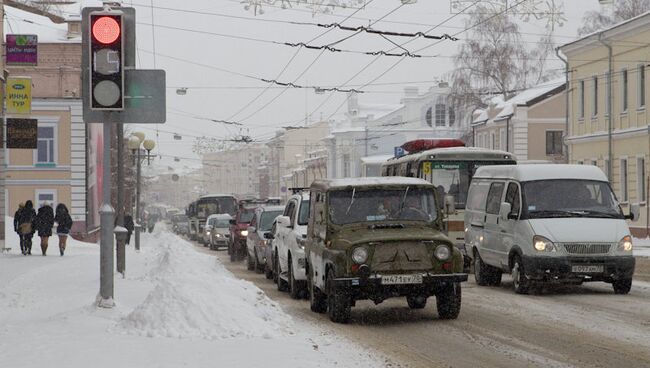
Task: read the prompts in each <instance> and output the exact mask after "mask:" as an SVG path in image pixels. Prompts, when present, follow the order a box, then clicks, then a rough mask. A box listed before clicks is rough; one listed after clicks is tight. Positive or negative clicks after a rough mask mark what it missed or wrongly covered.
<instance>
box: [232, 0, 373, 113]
mask: <svg viewBox="0 0 650 368" xmlns="http://www.w3.org/2000/svg"><path fill="white" fill-rule="evenodd" d="M373 1H375V0H370V3H372V2H373ZM360 10H361V9H357V10H355V11H354V12H353V13H352V14H351V15H350V16H353V15H354V14H356V13H358V12H359V11H360ZM347 19H348V18H346V19H344V20H343V21H345V20H347ZM330 31H331V30H327V31H325V32H322V33H321V34H319V35H318V36H316V37H314V38H312V39H311V40H309V41H307V42H306V43H307V44H309V43H312V42H313V41H316V40H317V39H319V38H321V37H323V36H324V35H326V34H327V33H329V32H330ZM300 50H301V48H298V49H297V50H296V52H295V53H294V54H293V56H292V57H291V59H289V61H287V63H286V64H285V66H284V67H283V68H282V71H280V73H278V75H277V76H276V77H275V78H274V79H276V80H277V79H279V78H280V77H281V76H282V74H284V72H285V71H286V70H287V69H288V68H289V66H290V65H291V63H292V62H293V61H294V59H295V58H296V57H297V56H298V53H299V52H300ZM321 55H322V53H321V54H319V55H318V56H317V57H316V59H314V61H313V62H312V64H310V67H311V65H313V64H314V63H315V62H316V60H318V59H319V58H320V57H321ZM307 70H309V69H306V70H305V71H304V72H303V73H302V74H304V73H306V72H307ZM302 74H301V75H302ZM296 80H297V78H296ZM294 82H295V80H294ZM270 86H271V85H270V84H269V85H267V88H265V89H263V90H262V91H261V92H260V93H259V94H258V95H257V96H255V97H254V98H253V99H252V100H250V101H249V102H248V103H247V104H246V105H244V106H243V107H242V108H240V109H239V110H237V112H236V113H234V114H232V115H231V116H230V117H228V119H227V120H231V119H233V118H234V117H236V116H237V115H239V114H240V113H242V112H243V111H245V110H246V109H248V108H249V107H250V106H251V105H252V104H253V103H255V102H256V101H257V100H258V99H259V98H261V97H262V96H263V95H264V94H265V93H266V92H267V91H268V90H269V87H270ZM287 88H288V87H287ZM287 88H285V89H284V91H283V92H280V95H282V94H284V92H285V91H286V90H287ZM280 95H278V96H277V97H276V98H274V99H272V101H275V100H276V99H277V98H278V97H279V96H280ZM269 104H270V103H267V104H266V105H264V106H263V108H265V107H266V106H268V105H269ZM263 108H261V109H258V110H256V111H255V113H254V114H257V113H258V112H259V111H261V110H262V109H263ZM254 114H251V115H249V116H247V118H246V119H248V118H249V117H251V116H252V115H254ZM246 119H243V120H246ZM243 120H242V121H243Z"/></svg>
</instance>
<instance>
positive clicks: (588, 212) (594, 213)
mask: <svg viewBox="0 0 650 368" xmlns="http://www.w3.org/2000/svg"><path fill="white" fill-rule="evenodd" d="M569 212H571V213H574V214H577V215H580V216H584V217H602V218H621V215H619V214H617V213H611V212H603V211H593V210H579V211H569Z"/></svg>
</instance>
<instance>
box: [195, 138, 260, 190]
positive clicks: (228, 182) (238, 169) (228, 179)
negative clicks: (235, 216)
mask: <svg viewBox="0 0 650 368" xmlns="http://www.w3.org/2000/svg"><path fill="white" fill-rule="evenodd" d="M268 151H269V149H268V147H266V146H265V145H264V144H244V145H242V146H239V147H236V148H233V149H228V150H224V151H219V152H212V153H206V154H204V155H203V158H202V161H203V186H204V188H205V190H206V191H207V193H227V194H236V195H239V196H242V197H244V196H254V197H258V196H259V195H260V175H259V172H258V169H259V168H260V166H261V165H263V164H265V163H266V162H267V160H268V154H269V152H268Z"/></svg>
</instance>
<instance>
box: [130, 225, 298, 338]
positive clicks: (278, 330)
mask: <svg viewBox="0 0 650 368" xmlns="http://www.w3.org/2000/svg"><path fill="white" fill-rule="evenodd" d="M163 228H164V226H157V227H156V229H155V230H154V233H153V234H152V237H153V240H154V242H155V243H156V244H157V245H156V246H155V247H152V248H150V249H149V250H150V251H152V252H155V253H157V254H156V255H155V257H156V259H157V260H156V261H155V262H154V264H155V265H156V266H155V267H153V268H152V269H151V270H150V271H149V272H148V274H147V276H146V278H147V279H149V280H151V281H152V282H153V283H154V285H155V286H154V288H153V289H152V290H151V292H150V293H149V294H148V295H147V297H146V298H145V300H144V302H142V304H140V305H138V306H137V307H136V308H135V309H134V310H133V311H132V312H131V313H129V314H128V315H127V316H126V317H125V318H123V319H122V320H121V321H120V322H119V328H120V329H122V330H123V331H125V332H127V333H136V334H140V335H146V336H150V337H161V336H164V337H176V338H186V337H195V338H204V339H211V340H215V339H227V338H233V337H245V338H251V337H263V338H273V337H278V336H283V335H287V334H290V331H291V330H292V323H291V319H290V317H289V316H288V315H287V314H285V313H284V312H283V311H282V310H281V309H280V308H279V307H278V305H277V304H276V303H275V302H273V301H272V300H270V299H269V298H268V297H267V296H266V295H265V294H264V293H263V292H262V291H261V290H260V289H258V288H257V287H256V286H254V285H253V284H251V283H250V282H247V281H243V280H240V279H236V278H234V276H233V275H232V274H231V273H230V272H229V271H227V270H226V269H225V268H224V267H223V265H222V264H221V263H219V262H217V261H215V257H211V256H208V255H205V254H201V253H198V252H196V251H195V250H194V249H192V248H191V247H190V246H188V244H186V243H185V241H184V240H182V239H180V238H179V237H176V236H170V235H171V234H170V233H168V232H164V231H163Z"/></svg>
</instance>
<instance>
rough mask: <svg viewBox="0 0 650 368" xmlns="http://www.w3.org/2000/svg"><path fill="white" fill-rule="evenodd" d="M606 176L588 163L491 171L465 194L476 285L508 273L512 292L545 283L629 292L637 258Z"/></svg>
mask: <svg viewBox="0 0 650 368" xmlns="http://www.w3.org/2000/svg"><path fill="white" fill-rule="evenodd" d="M638 218H639V205H638V204H631V205H630V214H629V215H624V214H623V211H622V210H621V207H620V205H619V203H618V201H617V199H616V196H615V195H614V192H613V191H612V189H611V187H610V184H609V181H608V179H607V176H605V174H604V173H603V172H602V170H600V169H599V168H598V167H596V166H593V165H559V164H548V165H513V166H489V167H487V166H486V167H482V168H479V169H478V170H477V171H476V174H475V175H474V179H473V180H472V184H471V186H470V189H469V195H468V201H467V210H466V212H465V224H467V229H466V235H465V239H466V241H467V246H466V249H467V250H468V253H469V254H470V257H471V258H472V259H473V261H474V275H475V278H476V282H477V284H479V285H482V286H485V285H499V284H500V283H501V276H502V273H511V274H512V278H513V285H514V289H515V292H517V293H520V294H526V293H528V292H529V291H530V289H531V288H533V287H541V286H543V285H545V284H550V283H553V284H582V283H583V282H588V281H605V282H608V283H611V284H612V286H613V289H614V292H615V293H616V294H627V293H629V292H630V288H631V286H632V275H633V274H634V266H635V260H634V257H633V256H632V236H631V233H630V229H629V227H628V225H627V223H626V222H625V220H626V219H630V220H633V221H634V220H636V219H638Z"/></svg>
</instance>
